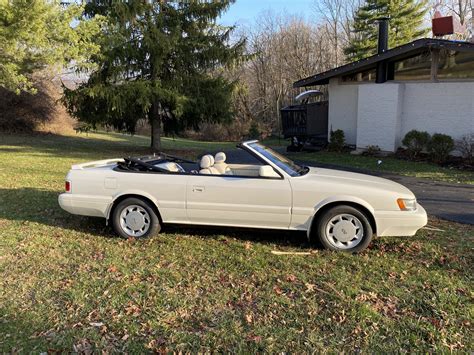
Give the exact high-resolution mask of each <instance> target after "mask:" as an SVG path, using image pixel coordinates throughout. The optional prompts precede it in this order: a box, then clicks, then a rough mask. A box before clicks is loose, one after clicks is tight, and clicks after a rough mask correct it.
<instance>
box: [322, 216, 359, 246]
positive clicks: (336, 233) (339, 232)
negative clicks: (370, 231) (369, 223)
mask: <svg viewBox="0 0 474 355" xmlns="http://www.w3.org/2000/svg"><path fill="white" fill-rule="evenodd" d="M326 235H327V236H328V240H329V243H331V244H332V245H333V246H335V247H336V248H338V249H351V248H354V247H355V246H356V245H358V244H359V243H360V242H361V241H362V238H363V236H364V226H363V225H362V222H361V221H360V220H359V219H358V218H357V217H355V216H353V215H351V214H338V215H337V216H334V217H333V218H331V220H330V221H329V222H328V224H327V226H326Z"/></svg>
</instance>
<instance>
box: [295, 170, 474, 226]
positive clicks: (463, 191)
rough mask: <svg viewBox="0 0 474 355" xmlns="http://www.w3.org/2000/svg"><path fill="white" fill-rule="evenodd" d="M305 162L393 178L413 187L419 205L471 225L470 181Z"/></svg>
mask: <svg viewBox="0 0 474 355" xmlns="http://www.w3.org/2000/svg"><path fill="white" fill-rule="evenodd" d="M303 163H304V162H303ZM305 165H310V166H319V167H322V168H330V169H338V170H345V171H352V172H356V173H362V174H369V175H376V176H380V177H383V178H386V179H390V180H393V181H396V182H398V183H400V184H402V185H404V186H406V187H408V188H409V189H410V190H411V191H413V193H414V194H415V195H416V198H417V200H418V201H419V202H420V204H421V205H423V207H424V208H425V209H426V211H427V212H428V214H431V215H434V216H436V217H440V218H443V219H447V220H449V221H454V222H460V223H466V224H472V225H474V186H473V185H467V184H452V183H448V182H437V181H432V180H428V179H420V178H415V177H410V176H401V175H397V174H391V173H379V172H377V173H375V172H371V171H367V170H363V169H356V168H347V167H340V166H337V165H332V164H314V163H310V164H305Z"/></svg>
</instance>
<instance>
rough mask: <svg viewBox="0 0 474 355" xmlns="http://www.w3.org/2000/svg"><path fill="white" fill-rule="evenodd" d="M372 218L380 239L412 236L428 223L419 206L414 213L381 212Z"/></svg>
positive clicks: (423, 211)
mask: <svg viewBox="0 0 474 355" xmlns="http://www.w3.org/2000/svg"><path fill="white" fill-rule="evenodd" d="M374 216H375V223H376V225H377V235H378V236H381V237H389V236H412V235H415V233H416V232H417V231H418V229H420V228H421V227H424V226H426V223H428V216H427V215H426V211H425V209H424V208H423V207H422V206H421V205H419V204H418V208H417V210H416V211H381V212H375V214H374Z"/></svg>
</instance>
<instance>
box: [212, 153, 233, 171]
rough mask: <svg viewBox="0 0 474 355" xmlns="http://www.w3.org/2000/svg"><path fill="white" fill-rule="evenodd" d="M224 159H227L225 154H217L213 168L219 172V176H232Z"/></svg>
mask: <svg viewBox="0 0 474 355" xmlns="http://www.w3.org/2000/svg"><path fill="white" fill-rule="evenodd" d="M226 158H227V157H226V155H225V153H223V152H219V153H217V154H216V158H215V163H214V168H215V169H217V171H219V173H220V174H226V175H233V174H232V170H231V169H230V167H229V166H228V165H227V163H226V162H225V160H226Z"/></svg>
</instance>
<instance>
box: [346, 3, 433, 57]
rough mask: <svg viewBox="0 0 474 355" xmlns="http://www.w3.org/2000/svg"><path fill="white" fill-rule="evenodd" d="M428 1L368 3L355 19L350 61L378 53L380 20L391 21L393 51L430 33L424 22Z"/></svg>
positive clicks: (359, 10) (348, 51) (348, 54)
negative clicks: (378, 23) (382, 18)
mask: <svg viewBox="0 0 474 355" xmlns="http://www.w3.org/2000/svg"><path fill="white" fill-rule="evenodd" d="M427 4H428V0H419V1H418V0H367V1H366V2H365V4H364V5H363V6H361V7H360V8H359V9H358V10H357V12H356V15H355V18H354V24H353V32H354V36H353V38H352V40H351V41H350V43H349V45H348V47H347V48H346V49H345V50H344V52H345V54H346V56H347V59H348V60H351V61H353V60H359V59H363V58H366V57H369V56H371V55H373V54H375V53H377V38H378V26H377V19H378V18H381V17H389V18H390V22H389V28H390V29H389V48H393V47H396V46H399V45H402V44H405V43H408V42H411V41H413V40H415V39H417V38H421V37H423V36H425V35H427V33H428V29H426V28H423V27H422V26H423V20H424V17H425V15H426V13H427V11H428V7H427Z"/></svg>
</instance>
